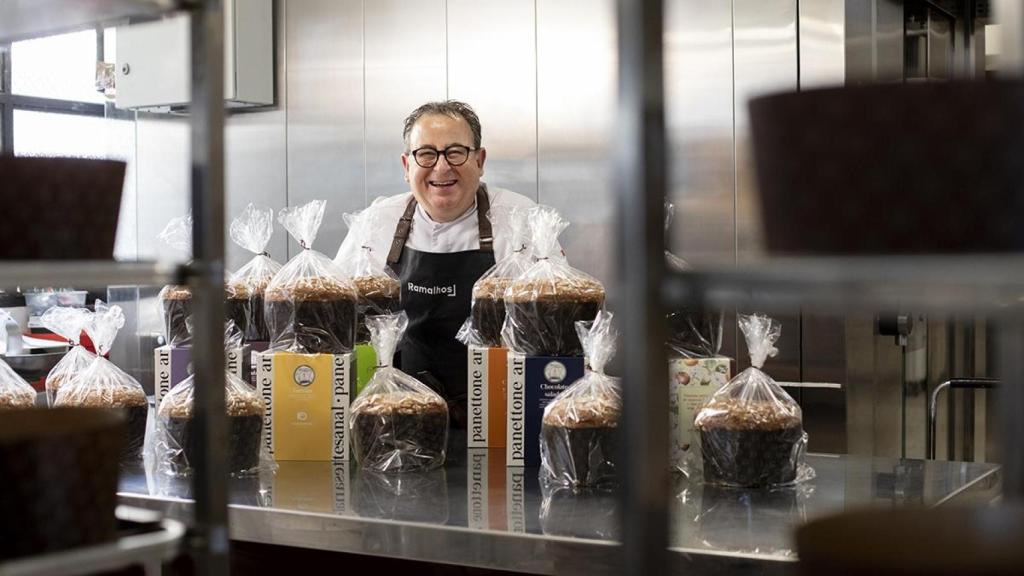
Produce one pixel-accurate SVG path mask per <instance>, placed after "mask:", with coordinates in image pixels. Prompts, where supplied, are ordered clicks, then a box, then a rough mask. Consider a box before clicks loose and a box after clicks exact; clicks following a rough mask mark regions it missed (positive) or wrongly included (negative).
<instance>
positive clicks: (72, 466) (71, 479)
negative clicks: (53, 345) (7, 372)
mask: <svg viewBox="0 0 1024 576" xmlns="http://www.w3.org/2000/svg"><path fill="white" fill-rule="evenodd" d="M123 427H124V414H123V413H122V412H120V411H116V410H104V409H95V408H89V409H85V408H54V409H49V410H40V409H30V410H16V411H11V412H6V413H4V416H3V418H0V478H3V489H2V490H0V518H3V521H2V522H0V560H5V559H9V558H16V557H19V556H26V555H31V554H42V553H48V552H54V551H57V550H64V549H67V548H72V547H76V546H87V545H90V544H96V543H99V542H103V541H106V540H109V539H111V538H112V537H113V536H114V533H115V527H116V518H115V517H114V506H115V504H116V501H117V495H116V493H117V478H118V455H119V454H120V452H121V444H122V442H123V437H124V432H123Z"/></svg>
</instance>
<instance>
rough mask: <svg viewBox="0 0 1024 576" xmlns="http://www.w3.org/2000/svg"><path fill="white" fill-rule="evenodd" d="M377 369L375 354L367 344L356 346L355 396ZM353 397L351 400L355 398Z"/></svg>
mask: <svg viewBox="0 0 1024 576" xmlns="http://www.w3.org/2000/svg"><path fill="white" fill-rule="evenodd" d="M376 368H377V352H375V351H374V349H373V346H371V345H369V344H356V394H355V396H359V394H360V393H361V392H362V391H363V388H365V387H366V385H367V384H369V382H370V378H373V372H374V369H376ZM355 396H353V398H355Z"/></svg>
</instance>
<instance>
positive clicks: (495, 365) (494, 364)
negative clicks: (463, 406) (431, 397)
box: [466, 346, 508, 448]
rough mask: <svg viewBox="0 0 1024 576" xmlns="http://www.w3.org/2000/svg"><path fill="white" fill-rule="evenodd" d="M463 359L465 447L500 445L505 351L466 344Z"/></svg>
mask: <svg viewBox="0 0 1024 576" xmlns="http://www.w3.org/2000/svg"><path fill="white" fill-rule="evenodd" d="M466 362H467V367H466V368H467V370H466V374H467V378H468V379H469V382H468V383H467V396H468V400H467V412H468V418H469V422H468V424H467V426H466V428H467V430H466V434H467V437H466V444H467V447H468V448H504V447H505V442H506V436H507V428H506V425H507V421H508V410H507V408H506V403H507V402H508V350H507V349H506V348H486V347H482V346H470V347H469V351H468V353H467V354H466Z"/></svg>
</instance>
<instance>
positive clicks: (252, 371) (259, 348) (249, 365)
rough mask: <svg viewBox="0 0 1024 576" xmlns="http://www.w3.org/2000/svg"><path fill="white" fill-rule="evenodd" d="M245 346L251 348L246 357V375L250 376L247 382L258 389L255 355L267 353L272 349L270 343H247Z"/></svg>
mask: <svg viewBox="0 0 1024 576" xmlns="http://www.w3.org/2000/svg"><path fill="white" fill-rule="evenodd" d="M245 345H246V346H247V347H248V348H249V354H248V356H247V357H246V374H248V375H249V378H248V379H247V382H249V385H250V386H252V387H253V388H255V387H256V382H257V380H256V361H255V359H254V355H255V354H258V353H260V352H266V351H267V349H269V348H270V342H246V343H245Z"/></svg>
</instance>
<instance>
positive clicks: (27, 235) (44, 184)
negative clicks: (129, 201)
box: [0, 155, 125, 260]
mask: <svg viewBox="0 0 1024 576" xmlns="http://www.w3.org/2000/svg"><path fill="white" fill-rule="evenodd" d="M124 172H125V163H124V162H120V161H115V160H97V159H85V158H43V157H22V156H10V155H0V206H3V207H4V216H3V226H0V259H7V260H28V259H37V260H109V259H110V258H112V256H113V254H114V238H115V235H116V233H117V219H118V215H119V213H120V209H121V192H122V188H123V186H124Z"/></svg>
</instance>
